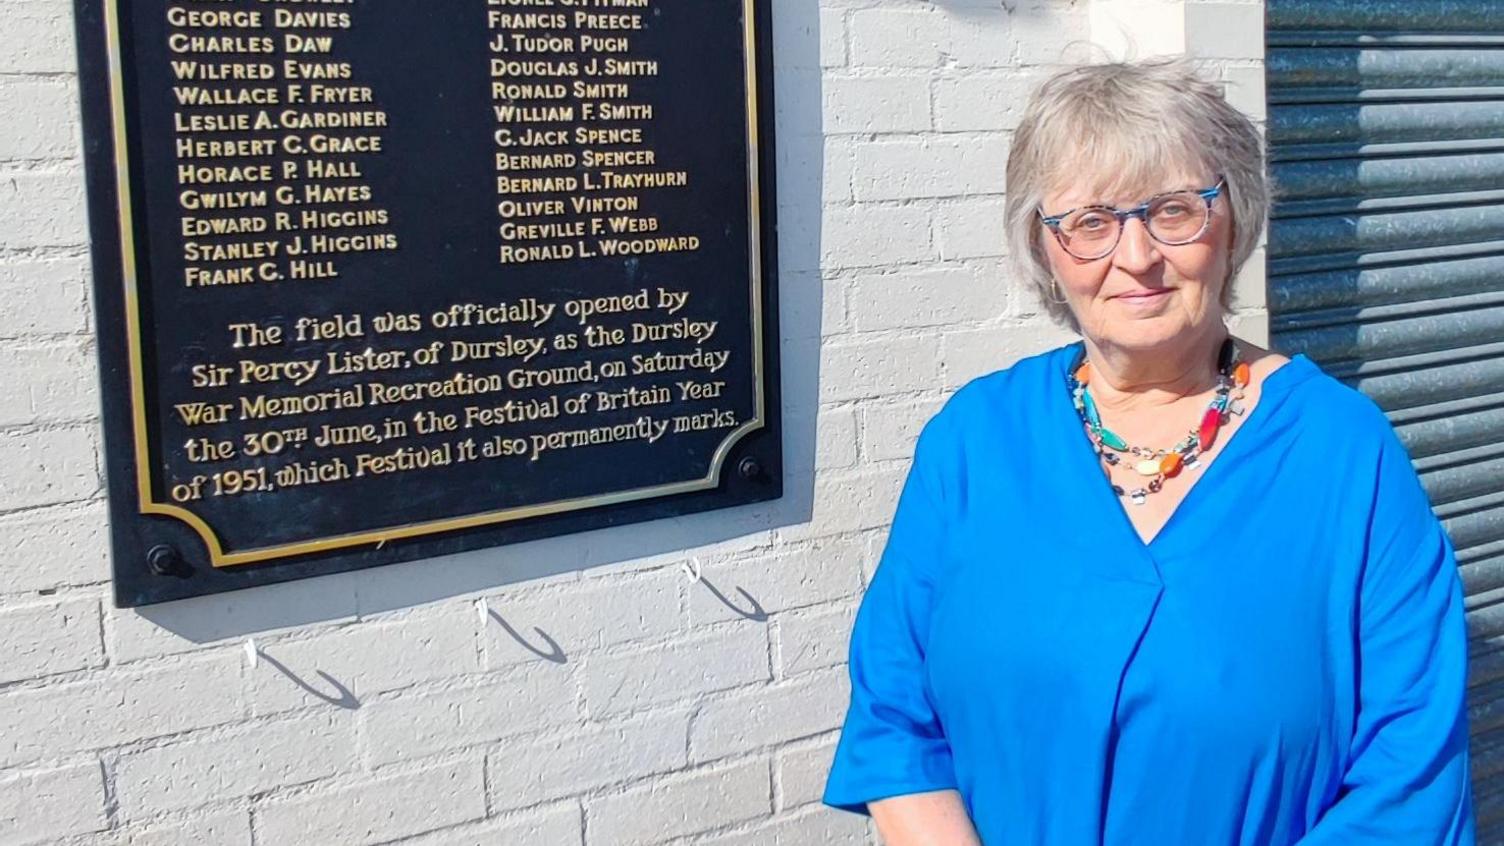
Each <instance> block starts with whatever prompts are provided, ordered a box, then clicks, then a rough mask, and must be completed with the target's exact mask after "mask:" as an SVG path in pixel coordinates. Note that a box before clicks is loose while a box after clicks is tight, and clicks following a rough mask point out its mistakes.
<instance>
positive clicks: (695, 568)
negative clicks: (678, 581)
mask: <svg viewBox="0 0 1504 846" xmlns="http://www.w3.org/2000/svg"><path fill="white" fill-rule="evenodd" d="M683 567H684V575H685V576H687V577H688V578H689V581H690V583H691V584H696V585H697V584H699V583H700V580H701V579H702V578H704V576H705V573H704V571H703V570H702V569H701V567H700V561H699V559H697V558H690V559H687V560H686V561H685V562H684V564H683Z"/></svg>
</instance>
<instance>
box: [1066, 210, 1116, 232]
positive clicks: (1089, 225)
mask: <svg viewBox="0 0 1504 846" xmlns="http://www.w3.org/2000/svg"><path fill="white" fill-rule="evenodd" d="M1111 225H1112V224H1111V219H1110V218H1108V217H1107V215H1105V214H1085V215H1082V216H1081V217H1080V218H1079V219H1077V221H1076V225H1075V227H1074V228H1075V229H1078V230H1080V231H1081V232H1087V233H1090V232H1100V231H1102V230H1103V229H1106V228H1108V227H1109V226H1111Z"/></svg>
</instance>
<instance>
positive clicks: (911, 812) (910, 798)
mask: <svg viewBox="0 0 1504 846" xmlns="http://www.w3.org/2000/svg"><path fill="white" fill-rule="evenodd" d="M867 807H868V809H869V810H871V812H872V819H873V821H874V822H876V823H877V832H878V834H881V835H882V838H883V843H885V844H887V846H981V844H982V841H981V840H980V839H979V838H978V837H977V831H976V829H975V828H973V827H972V825H971V818H970V817H968V816H967V815H966V807H965V806H964V805H963V804H961V794H960V793H957V792H956V791H954V790H935V791H931V792H929V793H911V794H909V795H907V796H894V797H892V798H890V799H880V800H878V801H876V802H872V803H870V804H868V806H867Z"/></svg>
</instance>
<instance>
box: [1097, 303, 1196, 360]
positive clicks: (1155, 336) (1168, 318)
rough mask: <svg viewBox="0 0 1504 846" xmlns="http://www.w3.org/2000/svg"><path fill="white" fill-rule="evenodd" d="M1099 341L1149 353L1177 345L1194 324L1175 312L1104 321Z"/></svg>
mask: <svg viewBox="0 0 1504 846" xmlns="http://www.w3.org/2000/svg"><path fill="white" fill-rule="evenodd" d="M1099 329H1100V331H1099V333H1098V336H1097V338H1095V339H1094V340H1096V341H1097V342H1098V343H1099V344H1105V345H1110V346H1114V347H1117V348H1119V349H1123V350H1135V351H1143V352H1153V351H1155V350H1163V349H1166V348H1170V347H1175V346H1179V345H1181V344H1183V343H1185V341H1186V340H1187V338H1188V337H1189V336H1190V335H1192V334H1194V332H1195V327H1194V326H1193V325H1192V324H1191V322H1190V321H1188V320H1186V318H1185V315H1183V314H1178V313H1173V312H1172V313H1167V314H1156V315H1151V316H1145V317H1134V318H1122V317H1119V318H1117V319H1114V320H1110V321H1104V322H1103V323H1102V324H1100V325H1099Z"/></svg>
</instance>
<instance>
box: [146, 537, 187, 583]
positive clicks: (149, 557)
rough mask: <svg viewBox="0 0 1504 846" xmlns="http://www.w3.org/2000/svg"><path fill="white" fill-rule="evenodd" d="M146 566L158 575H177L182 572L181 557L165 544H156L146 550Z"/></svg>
mask: <svg viewBox="0 0 1504 846" xmlns="http://www.w3.org/2000/svg"><path fill="white" fill-rule="evenodd" d="M146 566H147V567H149V568H151V571H152V572H153V573H156V574H157V575H159V576H177V575H181V574H182V572H183V559H182V558H180V557H178V551H177V550H176V549H173V548H172V547H170V546H168V545H167V544H165V543H163V544H157V545H156V546H154V547H152V548H151V549H149V550H147V552H146Z"/></svg>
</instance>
